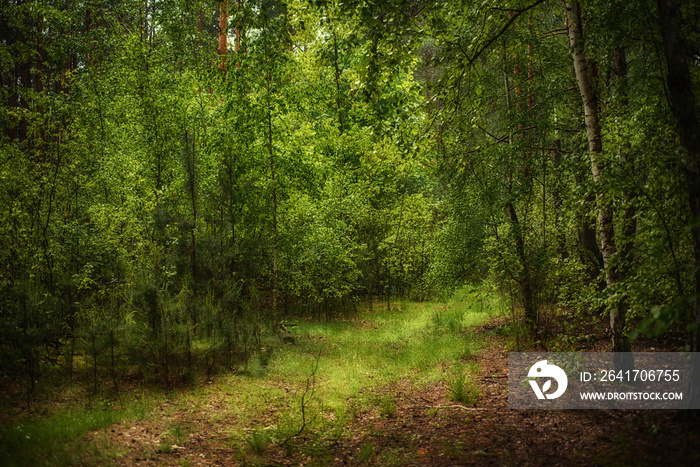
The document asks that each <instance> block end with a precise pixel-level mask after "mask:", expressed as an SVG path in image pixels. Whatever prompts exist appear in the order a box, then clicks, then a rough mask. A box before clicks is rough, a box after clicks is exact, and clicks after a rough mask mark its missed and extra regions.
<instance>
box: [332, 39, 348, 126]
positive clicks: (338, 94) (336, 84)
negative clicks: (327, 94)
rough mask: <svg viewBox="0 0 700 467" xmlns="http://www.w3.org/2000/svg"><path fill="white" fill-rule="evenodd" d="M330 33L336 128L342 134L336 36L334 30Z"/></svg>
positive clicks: (341, 108)
mask: <svg viewBox="0 0 700 467" xmlns="http://www.w3.org/2000/svg"><path fill="white" fill-rule="evenodd" d="M331 34H332V35H333V67H334V68H335V104H336V107H337V108H338V128H339V130H340V134H341V135H342V134H343V132H344V131H345V128H344V126H343V107H342V105H341V104H342V101H341V95H342V94H341V92H340V67H339V66H338V38H337V37H336V33H335V30H332V32H331Z"/></svg>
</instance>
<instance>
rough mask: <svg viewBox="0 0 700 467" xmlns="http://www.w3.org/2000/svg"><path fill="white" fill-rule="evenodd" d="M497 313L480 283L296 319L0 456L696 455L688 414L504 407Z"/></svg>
mask: <svg viewBox="0 0 700 467" xmlns="http://www.w3.org/2000/svg"><path fill="white" fill-rule="evenodd" d="M503 313H504V310H503V308H502V304H501V303H500V302H498V301H496V300H493V299H491V298H488V297H486V296H485V295H482V294H479V293H478V292H476V291H472V292H469V293H465V294H462V295H461V296H459V297H458V298H457V299H456V300H454V301H452V302H450V303H448V304H444V303H400V304H397V305H396V306H395V308H394V309H392V311H391V312H387V311H386V310H385V309H384V308H382V309H381V310H379V309H375V311H365V312H363V313H361V314H360V315H359V316H357V317H355V319H353V320H351V321H346V322H340V321H339V322H334V323H315V322H299V323H298V326H295V327H294V328H293V333H294V336H295V340H296V342H295V343H294V344H288V345H280V344H279V342H277V345H275V346H272V345H270V346H267V347H265V348H261V349H259V350H258V352H257V354H256V355H255V357H254V358H252V359H251V360H250V362H249V364H248V365H247V366H246V367H241V368H238V369H237V370H236V371H235V372H232V373H230V374H227V375H220V376H218V377H217V378H215V379H213V380H211V381H205V382H202V383H201V384H199V385H197V386H196V387H194V388H189V389H181V390H179V391H173V392H171V393H167V394H163V393H162V392H155V393H151V394H145V395H142V396H141V397H138V398H137V397H134V398H133V400H132V402H129V403H127V404H126V407H125V408H124V409H119V410H114V407H110V406H106V407H103V408H102V409H98V410H92V411H87V410H84V409H70V410H64V411H59V412H57V413H56V414H55V415H52V416H46V417H43V418H40V419H37V420H34V421H24V422H22V423H21V424H20V429H17V427H16V426H14V427H13V426H10V427H6V428H4V429H3V430H2V431H0V446H1V448H0V464H2V465H30V464H31V465H37V464H38V465H41V464H50V465H81V464H82V465H100V464H103V465H104V464H109V465H114V464H116V465H174V466H177V465H180V466H187V465H324V466H325V465H382V466H384V465H434V466H437V465H567V466H571V465H658V464H661V463H663V464H665V465H696V464H698V462H700V451H697V450H696V448H695V447H696V446H698V445H700V432H699V430H698V427H697V426H693V425H691V424H688V423H687V422H684V421H682V420H680V419H679V417H678V412H674V411H605V410H591V411H583V410H579V411H575V410H554V411H547V410H539V411H537V410H509V409H508V407H507V384H506V381H507V347H508V344H507V343H506V341H505V338H504V337H503V336H502V335H501V332H502V331H505V330H507V328H506V327H504V326H502V325H503V324H504V323H505V320H504V319H503V317H502V315H503ZM499 316H500V317H499ZM606 342H607V340H606V337H605V334H604V333H603V332H601V333H600V334H599V344H600V346H601V348H603V346H605V345H606ZM637 350H645V349H643V348H640V349H637ZM133 396H134V394H132V397H133ZM8 446H9V449H8ZM3 453H4V455H5V457H3V456H2V454H3ZM8 453H9V454H10V456H9V457H8V456H7V454H8Z"/></svg>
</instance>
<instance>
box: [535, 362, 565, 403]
mask: <svg viewBox="0 0 700 467" xmlns="http://www.w3.org/2000/svg"><path fill="white" fill-rule="evenodd" d="M527 376H528V377H529V378H554V379H555V380H556V381H557V390H556V391H555V392H553V393H552V394H545V393H546V392H547V391H548V390H549V388H550V387H551V386H552V380H551V379H550V380H547V381H546V382H545V383H544V385H543V386H542V389H540V387H539V385H538V384H537V382H536V381H534V380H530V381H529V383H530V386H532V390H533V391H535V394H536V395H537V398H538V399H544V398H545V397H546V398H547V399H556V398H557V397H559V396H561V395H562V394H564V391H566V386H567V384H568V383H569V380H568V378H567V377H566V373H564V370H562V369H561V368H559V367H558V366H556V365H548V364H547V360H540V361H539V362H537V363H535V364H534V365H532V367H530V371H529V372H528V374H527Z"/></svg>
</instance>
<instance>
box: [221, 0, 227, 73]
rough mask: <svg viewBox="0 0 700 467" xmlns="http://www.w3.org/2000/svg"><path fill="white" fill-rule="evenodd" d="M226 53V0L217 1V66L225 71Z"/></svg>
mask: <svg viewBox="0 0 700 467" xmlns="http://www.w3.org/2000/svg"><path fill="white" fill-rule="evenodd" d="M226 55H228V0H223V1H221V2H219V56H220V57H221V63H219V68H220V69H221V71H223V72H224V73H225V72H226Z"/></svg>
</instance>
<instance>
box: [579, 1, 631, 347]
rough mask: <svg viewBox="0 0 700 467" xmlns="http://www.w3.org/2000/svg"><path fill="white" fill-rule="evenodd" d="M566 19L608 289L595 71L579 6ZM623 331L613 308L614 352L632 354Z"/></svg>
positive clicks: (612, 279) (621, 312)
mask: <svg viewBox="0 0 700 467" xmlns="http://www.w3.org/2000/svg"><path fill="white" fill-rule="evenodd" d="M566 19H567V30H568V35H569V44H570V47H571V55H572V57H573V61H574V71H575V73H576V81H577V83H578V87H579V91H580V93H581V98H582V99H583V107H584V111H585V115H584V121H585V122H586V135H587V137H588V153H589V156H590V159H591V172H592V173H593V180H594V181H595V183H596V186H597V188H598V193H597V195H596V198H597V204H598V233H599V235H600V243H601V250H602V252H603V266H604V268H605V283H606V286H607V287H612V286H614V285H615V283H617V282H618V274H617V270H616V268H614V267H613V265H612V258H613V256H614V255H615V253H616V251H617V248H616V246H615V230H614V226H613V208H612V205H611V203H610V202H609V201H606V200H605V199H604V197H603V196H602V193H601V190H602V188H601V184H602V183H601V182H602V178H603V174H604V172H605V164H604V163H603V161H602V160H601V153H602V152H603V140H602V136H601V128H600V121H599V119H598V94H597V93H596V90H595V87H594V86H593V76H594V69H593V67H592V64H590V63H589V62H588V59H587V57H586V52H585V48H584V37H583V25H582V20H581V10H580V7H579V4H578V2H567V3H566ZM624 328H625V309H624V307H622V306H619V305H618V306H614V307H613V308H612V309H611V310H610V329H611V331H612V350H613V352H623V351H628V350H629V340H628V339H627V336H626V335H625V333H624Z"/></svg>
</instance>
